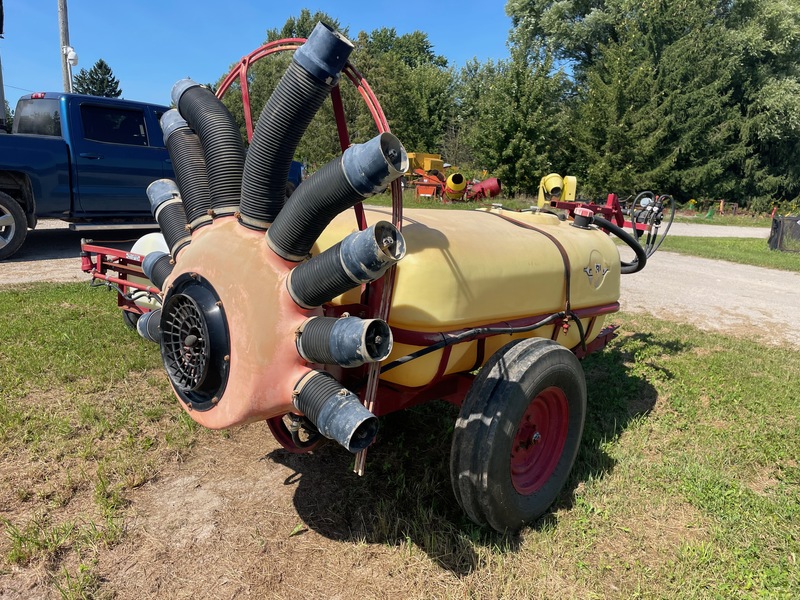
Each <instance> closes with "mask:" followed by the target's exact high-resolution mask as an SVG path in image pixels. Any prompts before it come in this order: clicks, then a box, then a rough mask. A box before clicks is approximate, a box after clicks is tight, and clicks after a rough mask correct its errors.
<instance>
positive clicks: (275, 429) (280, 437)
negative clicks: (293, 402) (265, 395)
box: [267, 415, 325, 454]
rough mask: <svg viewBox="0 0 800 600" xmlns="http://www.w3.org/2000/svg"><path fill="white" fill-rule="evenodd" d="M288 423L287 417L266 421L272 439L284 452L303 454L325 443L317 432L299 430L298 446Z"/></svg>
mask: <svg viewBox="0 0 800 600" xmlns="http://www.w3.org/2000/svg"><path fill="white" fill-rule="evenodd" d="M290 423H291V419H290V418H289V415H282V416H279V417H272V418H271V419H267V427H269V430H270V432H272V435H273V437H274V438H275V439H276V440H277V442H278V443H279V444H280V445H281V446H283V448H284V449H285V450H288V451H289V452H292V453H293V454H305V453H307V452H311V451H313V450H316V449H317V448H318V447H319V446H320V444H322V443H323V442H324V441H325V437H323V436H322V434H321V433H319V432H318V431H313V432H312V431H308V430H306V429H303V428H301V430H300V432H299V433H300V439H301V440H302V441H301V443H300V444H299V445H298V444H296V443H295V441H294V439H293V438H292V434H291V432H290V431H289V427H290Z"/></svg>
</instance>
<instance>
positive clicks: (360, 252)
mask: <svg viewBox="0 0 800 600" xmlns="http://www.w3.org/2000/svg"><path fill="white" fill-rule="evenodd" d="M405 255H406V241H405V239H404V238H403V234H402V233H400V230H399V229H397V227H395V226H394V225H392V224H391V223H389V222H388V221H378V222H377V223H375V224H374V225H372V226H370V227H368V228H367V229H365V230H364V231H358V232H356V233H351V234H350V235H348V236H347V237H346V238H344V239H343V240H342V243H341V250H340V256H341V260H342V266H343V267H344V269H345V270H346V271H347V274H348V275H349V276H350V278H351V279H352V280H353V281H357V282H368V281H375V280H376V279H378V278H379V277H380V276H381V275H383V274H384V273H385V272H386V270H387V269H388V268H389V267H391V266H392V265H393V264H394V263H396V262H397V261H399V260H400V259H402V258H403V257H404V256H405Z"/></svg>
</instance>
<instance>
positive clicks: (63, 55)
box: [58, 0, 72, 92]
mask: <svg viewBox="0 0 800 600" xmlns="http://www.w3.org/2000/svg"><path fill="white" fill-rule="evenodd" d="M58 30H59V33H60V34H61V47H60V48H59V52H58V54H59V56H60V60H61V77H62V79H63V80H64V91H65V92H71V91H72V69H70V66H69V64H68V63H67V52H68V50H67V48H69V47H70V45H69V18H68V17H67V0H58Z"/></svg>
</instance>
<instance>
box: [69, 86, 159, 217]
mask: <svg viewBox="0 0 800 600" xmlns="http://www.w3.org/2000/svg"><path fill="white" fill-rule="evenodd" d="M148 108H149V107H147V106H139V105H135V104H131V105H127V106H126V105H120V106H111V105H108V104H103V103H95V102H92V101H91V100H86V101H81V102H76V103H75V104H74V105H73V107H72V110H71V113H72V114H71V116H72V120H71V124H72V127H73V131H72V134H73V135H72V152H73V157H72V158H73V161H74V164H75V167H76V168H75V174H76V181H77V189H78V195H79V200H78V205H79V206H80V212H82V213H85V214H84V215H83V216H86V217H89V216H91V217H92V218H115V217H116V218H120V219H127V218H137V217H138V218H141V217H151V212H150V203H149V201H148V199H147V194H146V193H145V190H146V189H147V186H148V185H150V183H152V182H153V181H155V180H156V179H159V178H161V177H162V176H163V170H164V161H165V160H166V158H167V152H166V149H165V148H164V147H163V146H158V145H151V140H150V138H152V137H155V136H153V134H152V132H150V133H149V135H148V128H147V126H146V120H145V111H146V110H148ZM152 141H153V142H154V143H157V144H163V142H162V141H161V139H160V136H159V140H152ZM76 216H81V214H80V213H78V214H76Z"/></svg>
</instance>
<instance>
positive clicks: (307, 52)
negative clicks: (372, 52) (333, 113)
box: [173, 22, 354, 100]
mask: <svg viewBox="0 0 800 600" xmlns="http://www.w3.org/2000/svg"><path fill="white" fill-rule="evenodd" d="M353 48H354V46H353V43H352V42H351V41H350V40H348V39H347V38H346V37H344V36H343V35H342V34H341V33H339V32H338V31H334V30H333V29H331V28H330V27H328V26H327V25H325V23H322V22H320V23H317V25H316V26H315V27H314V30H313V31H312V32H311V35H309V36H308V39H307V40H306V43H305V44H303V45H302V46H300V47H299V48H298V49H297V51H295V53H294V57H293V58H294V61H295V62H296V63H297V64H298V65H300V66H301V67H303V69H305V70H306V71H308V72H309V73H310V74H311V75H313V76H314V77H316V78H317V79H319V80H320V81H322V82H324V83H326V84H329V85H331V84H334V83H336V81H337V80H338V79H339V73H340V72H341V70H342V69H343V68H344V66H345V64H347V58H348V57H349V56H350V53H351V52H352V51H353ZM173 100H174V98H173Z"/></svg>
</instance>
